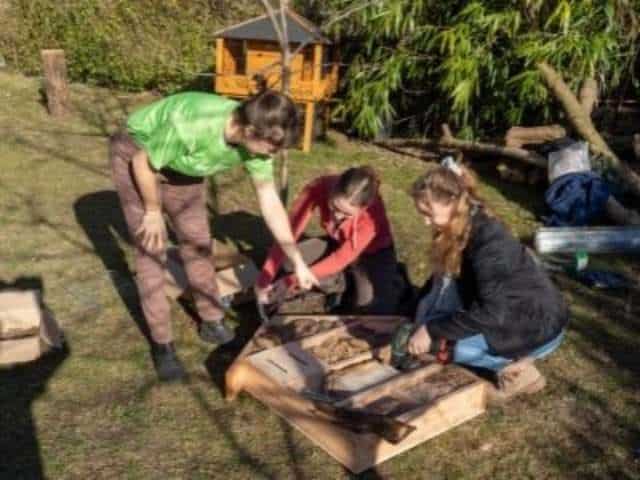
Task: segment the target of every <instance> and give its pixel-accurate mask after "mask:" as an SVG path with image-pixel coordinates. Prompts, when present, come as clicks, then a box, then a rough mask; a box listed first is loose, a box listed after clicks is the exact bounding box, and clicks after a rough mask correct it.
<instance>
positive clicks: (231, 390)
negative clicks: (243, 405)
mask: <svg viewBox="0 0 640 480" xmlns="http://www.w3.org/2000/svg"><path fill="white" fill-rule="evenodd" d="M309 318H313V319H314V320H316V321H317V323H318V324H320V323H321V322H334V323H335V324H342V322H343V319H342V318H341V317H338V316H335V315H323V316H305V315H279V316H275V317H273V318H271V320H270V322H269V325H260V326H259V327H258V329H257V330H256V332H255V333H254V334H253V337H252V338H251V340H249V342H247V344H246V345H245V346H244V347H243V349H242V350H241V351H240V353H239V354H238V356H237V357H236V359H235V360H234V361H233V363H232V364H231V365H230V366H229V368H228V369H227V372H226V373H225V399H226V400H227V401H231V400H234V399H235V398H236V396H237V395H238V393H240V391H241V390H242V388H243V385H244V383H245V381H247V379H246V378H245V373H246V372H245V369H244V368H243V365H242V361H243V360H244V359H245V358H246V357H247V356H248V355H251V354H253V353H257V352H260V351H262V350H264V348H263V346H262V343H263V342H261V339H262V338H264V337H267V336H268V338H269V340H270V341H272V342H277V343H276V344H275V345H273V346H277V345H280V344H281V343H282V342H281V341H280V340H279V336H278V329H279V328H285V329H286V331H283V333H282V335H283V336H284V335H286V336H292V337H291V339H290V340H289V341H295V340H297V339H299V338H303V337H304V336H308V335H307V334H305V333H304V331H303V332H301V336H296V333H297V332H296V330H295V325H294V323H295V322H296V321H297V320H299V319H302V320H304V321H306V320H308V319H309ZM288 326H291V328H287V327H288ZM270 332H273V333H272V334H270ZM284 343H288V342H284ZM248 381H251V380H250V379H249V380H248Z"/></svg>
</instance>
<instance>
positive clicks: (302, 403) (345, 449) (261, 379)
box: [246, 367, 379, 471]
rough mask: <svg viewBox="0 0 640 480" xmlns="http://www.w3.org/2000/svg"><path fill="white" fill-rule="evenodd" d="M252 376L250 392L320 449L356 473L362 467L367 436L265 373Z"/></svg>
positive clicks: (375, 438) (374, 438)
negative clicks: (362, 448)
mask: <svg viewBox="0 0 640 480" xmlns="http://www.w3.org/2000/svg"><path fill="white" fill-rule="evenodd" d="M249 368H255V367H249ZM256 370H257V369H256ZM248 376H250V377H251V379H252V380H251V381H250V382H247V384H246V391H247V392H248V393H250V394H251V395H252V396H253V397H255V398H257V399H258V400H260V401H261V402H262V403H264V404H266V405H267V406H268V407H269V408H270V409H271V410H272V411H273V412H274V413H276V414H277V415H279V416H280V417H282V418H283V419H284V420H286V421H287V422H288V423H289V424H290V425H292V426H293V427H294V428H296V429H297V430H299V431H301V432H302V433H303V434H304V435H306V436H307V437H309V438H312V439H313V441H314V442H315V443H316V444H318V446H320V448H322V449H323V450H324V451H325V452H327V453H328V454H329V455H331V456H332V457H333V458H335V459H336V460H337V461H338V462H340V463H341V464H343V465H345V466H346V467H347V468H349V469H350V470H352V471H354V469H355V468H358V467H359V465H360V462H359V461H358V453H357V450H359V447H360V446H362V443H360V442H361V440H362V438H363V437H366V436H365V435H361V434H356V433H354V432H351V431H349V430H346V429H344V428H341V427H340V426H339V425H338V424H337V423H334V422H332V421H331V420H329V419H328V418H327V416H326V415H325V416H320V415H317V414H315V413H314V411H315V406H314V404H313V402H312V401H311V400H309V399H306V398H304V397H302V396H301V395H299V394H297V393H296V392H294V391H293V390H291V389H289V388H282V387H281V386H280V385H278V383H277V382H275V381H274V380H273V379H271V378H270V377H268V376H267V375H264V374H263V373H262V372H260V371H254V372H253V374H249V375H248ZM368 437H369V438H370V439H373V440H374V441H379V440H378V437H376V436H375V435H368ZM367 443H369V442H367Z"/></svg>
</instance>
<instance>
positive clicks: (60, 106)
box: [40, 50, 69, 117]
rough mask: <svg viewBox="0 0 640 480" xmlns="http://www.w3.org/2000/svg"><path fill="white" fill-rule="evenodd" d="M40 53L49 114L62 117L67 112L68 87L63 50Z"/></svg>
mask: <svg viewBox="0 0 640 480" xmlns="http://www.w3.org/2000/svg"><path fill="white" fill-rule="evenodd" d="M40 53H41V56H42V69H43V72H44V78H45V91H46V96H47V108H48V110H49V114H51V116H53V117H62V116H64V115H66V114H67V113H68V112H69V86H68V84H67V62H66V60H65V57H64V50H42V51H41V52H40Z"/></svg>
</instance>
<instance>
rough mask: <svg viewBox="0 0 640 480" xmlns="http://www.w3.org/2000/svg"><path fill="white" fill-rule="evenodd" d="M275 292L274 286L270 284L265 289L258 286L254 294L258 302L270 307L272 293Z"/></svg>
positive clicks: (254, 288)
mask: <svg viewBox="0 0 640 480" xmlns="http://www.w3.org/2000/svg"><path fill="white" fill-rule="evenodd" d="M272 290H273V284H272V283H271V284H269V285H267V286H266V287H264V288H260V287H259V286H258V285H256V286H254V287H253V293H254V294H255V296H256V301H257V302H258V303H260V304H262V305H268V304H269V303H270V302H269V298H270V295H271V291H272Z"/></svg>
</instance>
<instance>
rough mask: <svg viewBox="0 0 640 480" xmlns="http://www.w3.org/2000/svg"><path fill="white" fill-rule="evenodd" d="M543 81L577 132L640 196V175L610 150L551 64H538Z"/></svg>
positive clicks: (634, 192) (635, 193)
mask: <svg viewBox="0 0 640 480" xmlns="http://www.w3.org/2000/svg"><path fill="white" fill-rule="evenodd" d="M537 67H538V70H539V71H540V73H541V75H542V78H543V80H544V81H545V83H546V85H547V87H548V88H549V91H550V92H551V93H552V94H553V96H554V97H555V98H556V99H557V100H558V101H559V102H560V104H561V105H562V107H563V109H564V111H565V113H566V114H567V117H568V120H569V122H570V123H571V126H572V127H573V128H574V129H575V131H576V132H577V133H578V134H580V136H582V138H584V139H585V140H586V141H587V142H589V145H590V147H591V150H592V151H593V152H594V153H596V154H597V155H601V156H602V157H603V158H604V159H605V160H606V161H607V163H608V164H609V166H610V167H611V168H613V169H614V170H617V171H618V172H619V173H620V178H621V180H622V181H623V182H625V183H626V185H627V186H628V188H629V190H630V191H631V192H632V193H633V194H634V195H636V196H640V175H638V174H637V173H636V172H634V171H633V170H632V169H630V168H629V166H628V165H627V164H626V163H625V162H623V161H622V160H620V159H619V158H618V156H617V155H616V154H615V153H614V152H613V151H612V150H611V148H609V145H607V143H606V142H605V141H604V139H603V138H602V135H600V133H599V132H598V130H596V128H595V127H594V125H593V122H592V121H591V117H590V116H589V115H587V114H586V112H585V110H584V108H583V106H582V105H581V104H580V102H579V101H578V99H577V98H576V96H575V95H574V94H573V92H572V91H571V89H570V88H569V87H568V85H567V84H566V83H565V82H564V80H563V79H562V77H561V76H560V74H559V73H558V72H557V71H556V70H555V69H554V68H553V67H552V66H551V65H549V64H547V63H545V62H540V63H538V64H537Z"/></svg>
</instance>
